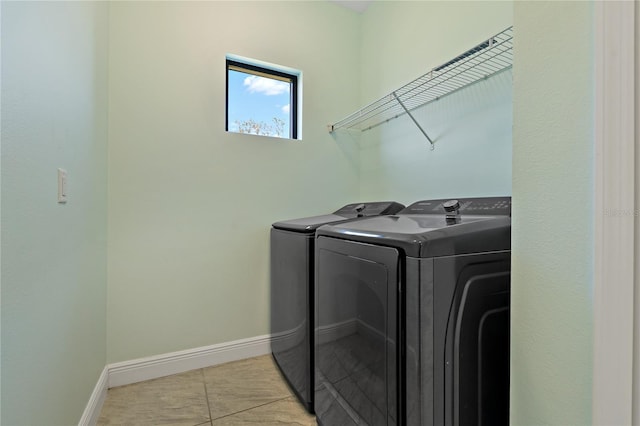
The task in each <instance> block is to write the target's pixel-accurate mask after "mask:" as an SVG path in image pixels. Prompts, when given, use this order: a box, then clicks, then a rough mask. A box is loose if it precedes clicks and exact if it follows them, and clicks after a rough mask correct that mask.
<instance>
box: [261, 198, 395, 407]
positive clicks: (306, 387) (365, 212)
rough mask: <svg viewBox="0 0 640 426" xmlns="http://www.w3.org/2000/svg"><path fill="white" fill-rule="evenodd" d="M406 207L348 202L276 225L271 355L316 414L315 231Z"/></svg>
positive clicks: (272, 276) (301, 400)
mask: <svg viewBox="0 0 640 426" xmlns="http://www.w3.org/2000/svg"><path fill="white" fill-rule="evenodd" d="M404 207H405V206H404V205H402V204H399V203H396V202H393V201H388V202H387V201H383V202H374V203H353V204H348V205H346V206H344V207H342V208H340V209H338V210H337V211H335V212H334V213H332V214H327V215H322V216H313V217H307V218H302V219H293V220H287V221H281V222H276V223H274V224H273V226H272V228H271V352H272V354H273V358H274V359H275V361H276V364H277V365H278V367H279V368H280V371H281V372H282V374H283V376H284V377H285V378H286V380H287V381H288V383H289V386H290V388H291V389H292V390H293V391H294V393H295V394H296V395H297V397H298V399H299V400H300V402H302V404H303V405H304V406H305V408H306V409H307V410H308V411H309V412H311V413H313V355H314V354H313V347H314V340H313V306H314V304H313V296H314V290H313V283H314V279H313V278H314V268H313V265H314V246H315V232H316V229H317V228H318V227H319V226H321V225H324V224H328V223H339V222H345V221H352V220H356V219H359V218H365V217H370V216H378V215H386V214H395V213H397V212H399V211H400V210H402V209H404Z"/></svg>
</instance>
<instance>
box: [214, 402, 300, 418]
mask: <svg viewBox="0 0 640 426" xmlns="http://www.w3.org/2000/svg"><path fill="white" fill-rule="evenodd" d="M289 398H291V395H290V396H287V397H284V398H280V399H274V400H273V401H269V402H265V403H264V404H260V405H256V406H254V407H250V408H245V409H244V410H240V411H236V412H234V413H230V414H225V415H224V416H220V417H216V418H215V419H214V418H213V417H212V418H211V424H213V421H214V420H220V419H224V418H225V417H231V416H235V415H236V414H240V413H244V412H245V411H251V410H253V409H255V408H260V407H264V406H266V405H269V404H273V403H275V402H280V401H284V400H285V399H289Z"/></svg>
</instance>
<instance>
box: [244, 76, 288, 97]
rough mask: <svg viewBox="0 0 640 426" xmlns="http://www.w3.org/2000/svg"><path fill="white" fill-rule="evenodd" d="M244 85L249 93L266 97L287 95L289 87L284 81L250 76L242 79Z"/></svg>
mask: <svg viewBox="0 0 640 426" xmlns="http://www.w3.org/2000/svg"><path fill="white" fill-rule="evenodd" d="M244 85H245V86H246V87H247V90H248V91H249V93H255V92H258V93H262V94H264V95H267V96H273V95H281V94H283V93H289V85H288V84H287V83H285V82H284V81H278V80H272V79H270V78H265V77H259V76H257V75H252V76H250V77H247V78H245V79H244Z"/></svg>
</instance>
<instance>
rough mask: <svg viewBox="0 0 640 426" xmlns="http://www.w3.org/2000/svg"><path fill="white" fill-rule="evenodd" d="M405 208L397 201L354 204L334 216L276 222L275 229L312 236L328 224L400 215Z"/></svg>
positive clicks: (333, 214) (326, 215) (336, 212)
mask: <svg viewBox="0 0 640 426" xmlns="http://www.w3.org/2000/svg"><path fill="white" fill-rule="evenodd" d="M404 208H405V207H404V206H403V205H402V204H399V203H396V202H395V201H378V202H374V203H352V204H347V205H346V206H344V207H341V208H340V209H338V210H336V211H335V212H333V213H332V214H325V215H321V216H311V217H305V218H301V219H291V220H284V221H281V222H276V223H274V224H273V227H274V228H276V229H283V230H285V231H293V232H303V233H309V234H312V233H314V232H316V229H317V228H318V227H319V226H322V225H326V224H328V223H336V222H344V221H347V220H350V219H356V218H360V217H370V216H378V215H386V214H394V213H398V212H399V211H401V210H402V209H404Z"/></svg>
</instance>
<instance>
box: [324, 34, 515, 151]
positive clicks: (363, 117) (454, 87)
mask: <svg viewBox="0 0 640 426" xmlns="http://www.w3.org/2000/svg"><path fill="white" fill-rule="evenodd" d="M512 66H513V26H511V27H509V28H507V29H505V30H504V31H501V32H500V33H498V34H496V35H495V36H493V37H491V38H489V39H488V40H486V41H484V42H482V43H480V44H478V45H476V46H474V47H473V48H471V49H469V50H467V51H466V52H464V53H462V54H461V55H458V56H456V57H455V58H453V59H451V60H450V61H448V62H445V63H444V64H442V65H440V66H437V67H435V68H433V69H432V70H430V71H428V72H427V73H426V74H423V75H422V76H420V77H418V78H417V79H415V80H413V81H412V82H410V83H407V84H405V85H404V86H402V87H401V88H399V89H397V90H395V91H393V92H391V93H390V94H388V95H386V96H383V97H382V98H380V99H378V100H377V101H375V102H372V103H371V104H369V105H367V106H365V107H363V108H361V109H359V110H358V111H356V112H354V113H352V114H350V115H349V116H347V117H345V118H343V119H342V120H340V121H338V122H336V123H334V124H329V125H328V126H327V128H328V130H329V132H330V133H333V132H335V131H337V130H340V129H347V130H348V129H352V130H360V131H366V130H370V129H373V128H374V127H377V126H379V125H381V124H384V123H386V122H388V121H391V120H393V119H396V118H398V117H401V116H403V115H405V114H406V115H408V116H409V118H411V120H412V121H413V123H414V124H415V125H416V126H417V127H418V129H419V130H420V132H421V133H422V134H423V135H424V136H425V137H426V138H427V140H428V141H429V143H430V144H431V149H433V146H434V141H433V140H432V139H431V138H430V137H429V135H428V134H427V132H426V131H425V130H424V129H423V128H422V126H421V125H420V124H419V123H418V121H417V120H416V118H415V117H414V115H413V114H412V113H411V112H412V111H414V110H415V109H417V108H419V107H421V106H424V105H426V104H429V103H431V102H434V101H437V100H439V99H441V98H443V97H444V96H447V95H449V94H451V93H454V92H457V91H459V90H461V89H464V88H465V87H468V86H470V85H472V84H474V83H476V82H478V81H481V80H486V79H488V78H489V77H491V76H493V75H495V74H498V73H500V72H502V71H505V70H507V69H509V68H511V67H512Z"/></svg>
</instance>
